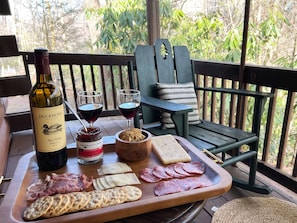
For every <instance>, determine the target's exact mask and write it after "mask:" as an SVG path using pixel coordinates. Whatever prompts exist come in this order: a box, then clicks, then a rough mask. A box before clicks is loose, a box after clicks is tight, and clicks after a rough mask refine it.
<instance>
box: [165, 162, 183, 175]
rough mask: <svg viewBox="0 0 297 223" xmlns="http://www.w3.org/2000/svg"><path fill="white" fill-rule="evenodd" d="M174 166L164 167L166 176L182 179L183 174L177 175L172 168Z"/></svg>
mask: <svg viewBox="0 0 297 223" xmlns="http://www.w3.org/2000/svg"><path fill="white" fill-rule="evenodd" d="M174 166H175V164H171V165H169V166H167V167H166V169H165V171H166V173H167V174H168V175H170V176H172V177H173V178H184V177H185V175H184V174H180V173H177V172H176V171H175V168H174Z"/></svg>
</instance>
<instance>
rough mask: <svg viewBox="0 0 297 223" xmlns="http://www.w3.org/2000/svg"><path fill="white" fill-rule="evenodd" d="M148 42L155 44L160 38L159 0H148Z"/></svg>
mask: <svg viewBox="0 0 297 223" xmlns="http://www.w3.org/2000/svg"><path fill="white" fill-rule="evenodd" d="M146 13H147V29H148V44H150V45H153V44H154V43H155V41H156V39H158V38H160V9H159V0H146Z"/></svg>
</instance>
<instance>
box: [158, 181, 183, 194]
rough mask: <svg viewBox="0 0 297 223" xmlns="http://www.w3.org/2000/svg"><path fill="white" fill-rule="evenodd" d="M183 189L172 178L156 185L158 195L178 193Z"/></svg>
mask: <svg viewBox="0 0 297 223" xmlns="http://www.w3.org/2000/svg"><path fill="white" fill-rule="evenodd" d="M181 191H183V188H182V187H180V186H179V185H178V184H176V183H174V182H173V181H172V180H167V181H161V182H159V183H158V184H157V185H156V187H155V194H156V195H157V196H162V195H166V194H173V193H178V192H181Z"/></svg>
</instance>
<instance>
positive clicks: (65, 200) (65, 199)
mask: <svg viewBox="0 0 297 223" xmlns="http://www.w3.org/2000/svg"><path fill="white" fill-rule="evenodd" d="M72 199H74V198H71V195H70V194H62V202H61V204H60V205H59V208H58V209H57V210H56V211H55V212H54V213H53V214H52V217H56V216H60V215H62V214H65V213H67V212H68V210H69V208H70V204H71V202H72Z"/></svg>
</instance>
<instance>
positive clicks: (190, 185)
mask: <svg viewBox="0 0 297 223" xmlns="http://www.w3.org/2000/svg"><path fill="white" fill-rule="evenodd" d="M172 181H173V182H174V183H176V184H178V185H179V186H180V187H181V188H183V190H185V191H187V190H193V189H196V188H200V187H203V182H202V181H201V180H200V179H199V177H186V178H183V179H173V180H172Z"/></svg>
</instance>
